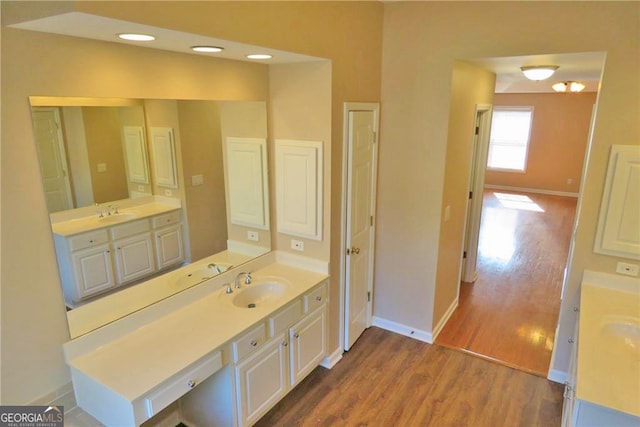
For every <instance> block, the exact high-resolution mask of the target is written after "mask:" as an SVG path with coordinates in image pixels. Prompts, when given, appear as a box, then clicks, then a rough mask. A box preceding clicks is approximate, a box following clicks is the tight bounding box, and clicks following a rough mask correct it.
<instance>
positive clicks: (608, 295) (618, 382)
mask: <svg viewBox="0 0 640 427" xmlns="http://www.w3.org/2000/svg"><path fill="white" fill-rule="evenodd" d="M639 321H640V280H638V279H637V278H625V277H621V276H614V275H610V274H604V273H595V272H590V271H585V274H584V278H583V281H582V291H581V302H580V327H579V338H578V372H577V384H576V397H577V398H578V399H582V400H586V401H589V402H592V403H595V404H598V405H601V406H606V407H608V408H612V409H615V410H618V411H622V412H625V413H628V414H632V415H635V416H640V342H639V341H638V340H639V338H640V337H639V336H638V335H637V330H636V332H635V334H636V335H635V336H634V332H633V326H629V328H627V327H626V326H625V327H623V328H622V329H620V330H619V331H622V332H621V334H617V333H612V329H611V325H612V324H619V323H621V322H622V323H623V324H625V325H633V324H636V325H637V324H638V323H637V322H639ZM613 331H615V329H613ZM629 333H631V336H629V337H628V338H626V337H627V334H629Z"/></svg>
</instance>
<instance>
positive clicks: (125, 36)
mask: <svg viewBox="0 0 640 427" xmlns="http://www.w3.org/2000/svg"><path fill="white" fill-rule="evenodd" d="M118 37H120V38H121V39H122V40H129V41H132V42H150V41H152V40H155V39H156V38H155V37H154V36H152V35H149V34H136V33H122V34H118Z"/></svg>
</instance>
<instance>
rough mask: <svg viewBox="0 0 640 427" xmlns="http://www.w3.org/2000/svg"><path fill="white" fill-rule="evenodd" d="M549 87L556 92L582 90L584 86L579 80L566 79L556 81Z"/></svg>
mask: <svg viewBox="0 0 640 427" xmlns="http://www.w3.org/2000/svg"><path fill="white" fill-rule="evenodd" d="M551 87H552V88H553V90H555V91H556V92H582V91H583V90H584V88H585V85H584V84H583V83H580V82H574V81H567V82H558V83H556V84H554V85H553V86H551Z"/></svg>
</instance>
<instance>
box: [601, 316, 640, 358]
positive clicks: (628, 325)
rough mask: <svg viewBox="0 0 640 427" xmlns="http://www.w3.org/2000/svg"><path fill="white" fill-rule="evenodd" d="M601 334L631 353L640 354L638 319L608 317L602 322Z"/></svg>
mask: <svg viewBox="0 0 640 427" xmlns="http://www.w3.org/2000/svg"><path fill="white" fill-rule="evenodd" d="M601 331H602V333H603V334H604V335H605V336H606V337H607V338H610V339H612V340H613V341H615V342H616V343H618V344H621V345H622V346H624V347H626V348H628V349H629V350H631V351H635V352H639V353H640V319H639V318H635V317H626V316H608V317H606V318H605V319H604V320H603V322H602V328H601Z"/></svg>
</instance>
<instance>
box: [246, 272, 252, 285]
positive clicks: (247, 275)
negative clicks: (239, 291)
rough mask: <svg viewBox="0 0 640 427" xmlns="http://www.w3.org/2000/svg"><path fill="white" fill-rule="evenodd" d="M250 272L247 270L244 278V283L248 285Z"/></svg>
mask: <svg viewBox="0 0 640 427" xmlns="http://www.w3.org/2000/svg"><path fill="white" fill-rule="evenodd" d="M251 280H252V279H251V272H247V274H246V276H245V278H244V283H245V285H250V284H251Z"/></svg>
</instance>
